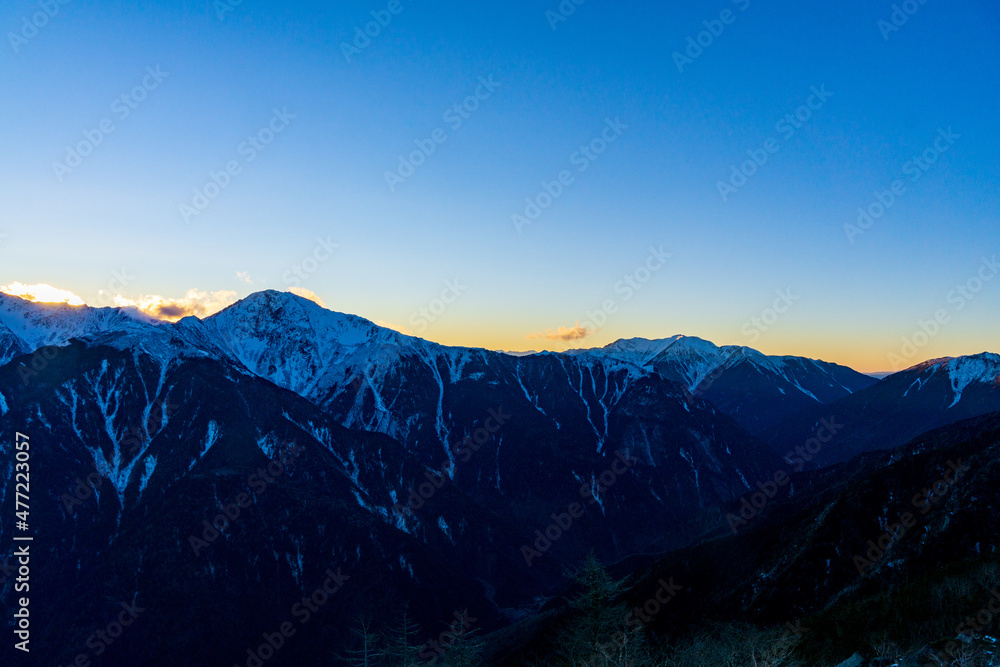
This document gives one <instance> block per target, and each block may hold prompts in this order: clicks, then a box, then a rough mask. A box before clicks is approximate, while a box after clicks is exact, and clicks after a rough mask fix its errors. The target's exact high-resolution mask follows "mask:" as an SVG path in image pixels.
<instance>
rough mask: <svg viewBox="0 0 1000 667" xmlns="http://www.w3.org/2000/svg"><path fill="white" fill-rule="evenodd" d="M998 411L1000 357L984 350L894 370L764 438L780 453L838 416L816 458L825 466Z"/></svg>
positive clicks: (781, 425)
mask: <svg viewBox="0 0 1000 667" xmlns="http://www.w3.org/2000/svg"><path fill="white" fill-rule="evenodd" d="M998 410H1000V355H997V354H993V353H988V352H984V353H982V354H977V355H973V356H968V357H958V358H955V359H936V360H933V361H928V362H924V363H922V364H918V365H917V366H914V367H913V368H910V369H907V370H905V371H901V372H899V373H894V374H893V375H890V376H888V377H886V378H884V379H882V380H881V381H879V382H878V383H877V384H874V385H872V386H871V387H868V388H867V389H864V390H861V391H858V392H857V393H854V394H851V395H850V396H846V397H844V398H842V399H840V400H837V401H833V402H831V403H829V404H827V405H824V406H817V407H812V408H808V409H804V410H802V411H800V412H798V413H797V414H795V415H792V416H791V417H789V418H788V419H786V420H784V421H782V422H781V423H779V424H777V425H776V426H775V427H773V428H772V429H770V430H769V431H768V432H767V433H766V434H765V435H764V439H765V440H766V441H767V442H769V443H770V444H771V445H772V446H773V447H774V448H775V449H776V450H778V451H786V450H788V449H793V448H795V447H798V446H801V445H802V444H803V443H805V442H806V441H808V440H809V439H810V438H811V437H813V436H812V434H813V433H814V432H815V430H816V428H817V426H818V425H819V422H820V420H821V419H825V418H829V417H830V416H835V417H836V419H837V420H838V421H839V422H840V423H842V424H843V426H844V428H843V429H842V430H841V431H840V432H839V433H838V434H837V436H836V439H835V440H834V441H833V442H831V443H829V445H827V446H825V447H824V448H823V449H822V451H820V452H818V453H817V455H816V457H815V460H813V461H812V462H811V465H813V466H824V465H830V464H832V463H837V462H842V461H848V460H850V459H851V458H853V457H855V456H857V455H858V454H862V453H865V452H870V451H874V450H879V449H891V448H893V447H899V446H900V445H902V444H904V443H906V442H907V441H909V440H910V439H912V438H915V437H917V436H918V435H920V434H921V433H924V432H926V431H929V430H931V429H934V428H938V427H940V426H945V425H947V424H951V423H954V422H957V421H960V420H962V419H967V418H970V417H976V416H978V415H983V414H987V413H990V412H995V411H998Z"/></svg>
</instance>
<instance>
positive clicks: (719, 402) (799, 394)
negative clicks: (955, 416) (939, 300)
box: [573, 336, 876, 436]
mask: <svg viewBox="0 0 1000 667" xmlns="http://www.w3.org/2000/svg"><path fill="white" fill-rule="evenodd" d="M573 354H577V355H585V356H588V357H598V358H601V357H604V358H611V359H618V360H621V361H624V362H629V363H633V364H635V365H637V366H640V367H642V368H644V369H647V370H652V371H655V372H656V373H657V374H659V375H660V376H661V377H663V378H664V379H667V380H672V381H674V382H679V383H681V384H683V385H684V386H685V387H687V389H688V391H690V392H692V394H694V395H696V396H699V397H703V398H705V399H707V400H709V401H711V402H712V404H713V405H715V406H716V408H718V409H719V410H720V411H722V412H724V413H726V414H728V415H730V416H731V417H733V418H734V419H736V421H737V422H739V424H740V425H741V426H742V427H743V428H745V429H746V430H748V431H749V432H750V433H752V434H754V435H758V436H759V435H761V434H763V433H765V432H766V431H767V430H768V429H769V428H771V427H773V426H774V425H775V424H777V423H778V422H780V421H782V420H783V419H786V418H788V417H789V416H791V415H793V414H795V413H796V412H798V411H799V410H803V409H806V408H810V407H816V406H819V405H825V404H827V403H830V402H832V401H835V400H838V399H841V398H844V397H846V396H850V395H851V394H853V393H854V392H857V391H860V390H861V389H864V388H866V387H870V386H871V385H873V384H875V382H876V381H875V379H873V378H871V377H869V376H867V375H862V374H861V373H858V372H857V371H854V370H852V369H850V368H847V367H845V366H839V365H837V364H831V363H828V362H824V361H816V360H814V359H805V358H802V357H778V356H767V355H764V354H761V353H760V352H758V351H756V350H753V349H751V348H748V347H741V346H736V345H727V346H723V347H718V346H716V345H714V344H712V343H710V342H708V341H705V340H702V339H700V338H695V337H692V336H674V337H673V338H667V339H664V340H652V341H651V340H646V339H642V338H635V339H631V340H620V341H617V342H615V343H612V344H611V345H608V346H606V347H603V348H599V349H593V350H575V351H573Z"/></svg>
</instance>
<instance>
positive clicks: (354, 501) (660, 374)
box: [0, 291, 1000, 664]
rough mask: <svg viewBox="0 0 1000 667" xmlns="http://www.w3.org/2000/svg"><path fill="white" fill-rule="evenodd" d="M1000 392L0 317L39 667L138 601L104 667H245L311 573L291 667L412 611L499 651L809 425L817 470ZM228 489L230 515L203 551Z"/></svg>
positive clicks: (941, 368) (1, 410)
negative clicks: (487, 638)
mask: <svg viewBox="0 0 1000 667" xmlns="http://www.w3.org/2000/svg"><path fill="white" fill-rule="evenodd" d="M998 377H1000V358H998V356H997V355H995V354H982V355H977V356H973V357H962V358H958V359H949V360H937V361H934V362H928V363H926V364H922V365H920V366H917V367H914V368H912V369H909V370H907V371H903V372H901V373H897V374H894V375H891V376H889V377H887V378H885V379H883V380H881V381H879V380H876V379H874V378H872V377H869V376H866V375H863V374H861V373H857V372H855V371H853V370H851V369H849V368H846V367H844V366H839V365H836V364H831V363H827V362H822V361H815V360H811V359H804V358H799V357H775V356H766V355H763V354H761V353H760V352H757V351H755V350H752V349H750V348H746V347H736V346H727V347H717V346H715V345H713V344H712V343H709V342H707V341H704V340H701V339H698V338H693V337H685V336H675V337H673V338H668V339H664V340H655V341H650V340H645V339H632V340H620V341H617V342H615V343H613V344H611V345H608V346H606V347H603V348H599V349H589V350H572V351H569V352H566V353H561V354H556V353H547V352H546V353H536V354H526V355H521V356H515V355H511V354H506V353H502V352H493V351H488V350H483V349H474V348H461V347H447V346H442V345H438V344H435V343H431V342H428V341H426V340H422V339H419V338H415V337H411V336H407V335H404V334H401V333H398V332H395V331H392V330H390V329H386V328H383V327H379V326H377V325H375V324H373V323H372V322H369V321H368V320H365V319H363V318H360V317H357V316H353V315H345V314H340V313H335V312H331V311H329V310H326V309H324V308H321V307H320V306H318V305H317V304H315V303H313V302H312V301H309V300H306V299H303V298H301V297H297V296H295V295H292V294H289V293H281V292H275V291H266V292H260V293H257V294H253V295H251V296H249V297H247V298H246V299H243V300H242V301H240V302H238V303H236V304H234V305H232V306H230V307H229V308H227V309H225V310H223V311H221V312H219V313H218V314H216V315H213V316H211V317H208V318H205V319H203V320H199V319H196V318H193V317H189V318H185V319H182V320H180V321H179V322H177V323H175V324H170V323H164V322H160V321H156V320H151V319H149V318H146V317H144V316H141V315H137V314H135V313H133V312H127V311H123V310H119V309H94V308H89V307H85V306H84V307H74V306H67V305H50V304H38V303H31V302H27V301H23V300H21V299H18V298H16V297H12V296H8V295H3V294H0V427H2V428H3V429H4V433H14V432H15V431H16V432H21V433H26V434H28V435H29V436H30V438H31V442H32V452H33V453H32V464H31V465H32V472H33V475H32V481H33V482H34V484H33V485H32V497H33V498H35V499H37V500H35V501H34V506H33V510H32V516H33V522H32V523H33V527H34V529H35V530H36V531H37V534H38V535H40V536H41V535H44V536H45V537H44V540H41V539H40V540H39V541H38V542H36V548H37V549H38V553H39V555H38V562H44V563H45V564H46V565H45V574H44V577H43V578H41V579H40V581H39V583H38V587H39V590H40V593H39V595H38V599H39V601H40V602H39V603H38V604H39V606H38V608H37V609H38V611H37V613H38V615H39V617H40V618H46V619H49V620H48V621H47V624H46V626H45V627H44V629H39V633H40V634H39V635H38V639H39V653H40V654H41V655H42V657H44V659H46V660H48V661H50V662H52V663H53V664H63V663H65V664H68V663H70V662H72V661H73V660H74V658H75V656H76V655H77V653H79V652H80V651H86V649H85V648H81V647H82V646H83V645H84V644H85V642H86V639H87V636H88V634H89V632H90V628H91V625H92V624H93V620H94V619H95V618H96V619H100V618H103V617H104V616H106V615H108V614H110V613H111V611H112V610H113V608H114V606H115V605H116V604H118V603H120V602H121V601H128V600H136V599H138V600H140V601H144V602H143V604H148V607H149V609H150V612H149V617H150V620H149V621H148V624H147V625H144V624H142V623H137V624H136V627H135V628H133V629H130V633H132V636H134V637H136V638H141V641H138V642H120V643H118V644H117V645H116V646H115V647H112V648H111V649H109V650H111V651H114V652H115V653H114V655H115V656H116V659H118V660H121V661H132V662H133V663H134V664H140V663H141V664H159V663H158V662H156V660H157V659H158V658H156V657H155V656H161V655H194V654H196V653H197V652H199V651H200V652H201V653H198V654H199V655H202V656H203V657H204V659H205V660H206V662H205V663H203V664H233V663H234V662H235V663H239V664H245V654H246V649H247V647H248V646H251V645H255V644H254V642H258V640H259V638H260V636H261V634H262V633H264V632H268V631H271V630H272V629H273V627H274V626H275V625H276V624H278V625H280V623H281V622H282V620H283V618H284V617H287V616H288V612H289V608H290V607H291V605H292V603H293V602H294V601H295V600H296V599H297V598H298V597H301V595H302V591H303V590H306V589H308V590H309V591H311V590H312V589H313V588H315V586H317V585H319V584H320V583H322V582H323V579H324V573H325V572H326V571H327V569H329V568H333V569H334V570H336V569H337V568H341V569H342V571H343V574H345V575H347V576H348V577H349V579H347V580H345V582H344V584H343V587H342V589H341V590H339V591H338V593H337V600H338V601H337V604H336V605H335V608H334V607H331V608H330V609H329V610H327V612H326V613H325V614H323V615H322V617H321V620H317V621H315V622H314V623H313V624H311V625H310V628H309V629H308V630H304V631H303V633H302V634H303V636H302V637H300V638H299V640H298V641H296V642H294V643H292V642H289V646H288V648H287V649H283V652H282V656H281V658H282V659H283V660H289V661H292V662H288V663H287V664H296V663H295V662H294V660H311V659H313V658H314V657H315V655H318V653H317V652H328V651H327V650H326V649H325V648H324V647H325V646H327V644H329V643H331V642H332V643H333V644H335V645H342V644H344V643H345V642H347V641H348V639H349V636H348V631H347V628H349V627H350V626H351V625H352V624H353V623H354V622H355V621H356V620H357V619H358V618H359V617H361V616H364V615H365V614H366V613H367V614H370V613H371V610H372V609H378V608H380V607H381V606H385V605H389V606H391V607H392V608H393V609H396V608H400V609H401V608H403V607H404V606H406V605H407V604H408V605H409V606H410V607H411V608H412V610H413V612H414V617H415V618H416V620H417V621H419V622H420V623H421V624H422V625H423V626H424V627H425V628H426V629H427V631H428V632H431V631H434V630H435V629H437V630H438V631H440V628H439V627H438V626H440V625H446V624H447V622H448V621H449V619H450V618H451V617H452V614H453V612H454V611H455V610H456V609H469V610H471V611H472V613H473V615H474V616H476V618H477V619H479V620H478V623H479V624H480V628H481V630H483V631H488V630H491V629H497V628H501V627H503V626H505V625H507V624H509V623H511V622H515V621H517V620H519V619H523V618H526V617H530V616H533V615H534V614H535V613H536V612H537V611H538V610H539V609H540V608H541V607H542V606H543V605H545V603H546V601H547V600H549V599H550V598H551V597H552V596H554V595H557V594H558V593H559V592H560V590H561V589H562V587H563V586H564V583H565V580H564V577H563V573H564V570H565V569H566V567H572V566H573V565H575V564H576V563H578V562H579V560H580V559H581V557H582V556H583V555H584V554H586V553H587V552H589V551H593V552H595V553H596V554H597V556H598V557H599V558H600V559H602V560H604V561H606V562H615V561H621V560H622V559H630V558H636V557H638V555H640V554H662V553H667V552H672V551H674V550H677V549H681V548H688V547H693V546H694V545H697V544H698V543H699V542H700V541H701V540H702V539H704V538H705V537H706V536H711V535H715V534H717V531H718V530H719V528H720V526H724V525H725V522H724V519H723V514H724V512H723V508H728V507H730V505H731V504H732V503H733V502H735V501H736V500H738V499H740V498H741V497H743V496H744V495H745V494H747V493H748V492H752V491H754V490H755V489H756V488H758V487H757V485H758V483H760V482H764V481H766V480H769V479H772V478H773V477H774V474H775V472H776V471H780V470H784V469H787V468H788V466H789V463H788V462H787V461H786V460H784V458H783V457H784V455H785V453H786V452H787V451H789V450H794V449H795V448H796V447H799V446H802V445H803V443H806V442H808V441H809V440H810V439H811V438H813V437H814V435H815V433H816V430H817V428H818V426H819V424H820V422H821V420H824V419H827V418H833V419H835V420H836V421H837V422H838V423H841V424H843V425H844V427H843V429H842V430H840V431H838V432H837V434H836V435H835V437H834V438H833V439H832V440H831V441H830V442H829V443H828V444H825V446H824V447H823V448H822V451H821V452H819V453H818V454H817V455H816V456H815V457H813V458H812V459H811V466H813V467H819V466H821V465H828V464H831V463H835V462H839V461H845V460H847V459H849V458H852V457H854V456H856V455H860V454H865V453H868V452H873V451H877V450H880V449H888V448H893V447H898V446H900V445H903V444H905V443H907V442H909V441H910V440H912V439H913V438H916V437H917V436H919V435H920V434H922V433H925V432H926V431H928V430H930V429H933V428H937V427H941V426H946V425H948V424H951V423H954V422H957V421H959V420H962V419H966V418H969V417H975V416H977V415H983V414H986V413H990V412H995V411H1000V384H998ZM291 443H294V445H295V448H296V451H299V453H298V454H297V455H296V456H295V457H294V460H293V461H292V462H290V463H289V464H288V465H287V466H285V465H284V464H283V463H282V465H281V466H280V467H282V472H281V474H272V477H273V480H272V481H271V482H266V483H264V486H263V489H264V490H263V491H258V490H256V489H255V486H254V484H251V483H250V482H249V481H248V480H250V478H251V476H253V475H255V474H258V471H260V470H261V469H264V470H266V469H267V466H268V465H271V464H275V465H277V463H276V462H281V461H282V459H283V458H287V452H288V451H289V447H290V446H291ZM11 448H12V441H11V440H10V439H6V440H5V441H4V443H3V444H2V445H0V457H2V459H0V460H3V461H5V462H7V464H8V468H9V470H8V472H9V473H10V474H8V475H6V476H4V477H3V479H0V512H2V513H3V514H2V516H3V517H9V516H13V511H14V494H13V493H12V489H13V479H14V475H13V451H12V449H11ZM286 467H287V469H285V468H286ZM256 479H257V482H256V483H257V484H260V483H261V482H260V479H261V477H258V478H256ZM241 493H246V494H248V497H249V500H248V501H247V506H246V507H243V508H242V509H241V515H240V517H239V518H232V519H231V521H229V522H228V523H230V524H231V525H229V526H226V527H224V528H222V529H216V530H215V531H214V532H215V533H216V535H215V537H213V538H212V539H209V536H211V535H212V534H213V529H212V526H211V522H212V521H213V520H214V519H215V517H217V516H218V515H219V513H220V512H223V513H225V512H226V511H227V507H228V508H229V511H230V512H231V513H232V504H233V502H235V500H234V499H235V498H237V497H239V496H240V494H241ZM220 523H222V522H220ZM10 535H11V524H10V523H9V522H7V521H0V542H2V543H3V544H7V543H9V539H8V538H9V537H10ZM196 552H197V553H196ZM14 594H15V592H14V590H13V587H12V586H11V585H10V584H9V583H8V584H7V585H5V586H4V587H3V588H2V589H0V603H2V604H4V605H5V606H9V605H10V604H11V601H12V597H13V596H14ZM192 600H196V601H197V605H198V608H199V609H200V612H199V613H198V614H195V615H192V614H186V613H185V612H184V609H186V608H187V605H189V604H190V603H191V601H192ZM81 601H82V602H81ZM232 609H239V610H240V612H239V615H238V616H237V617H234V616H233V613H232ZM33 613H35V612H33ZM154 617H155V618H156V620H155V621H154V620H152V619H153V618H154ZM317 618H320V617H319V616H317ZM161 626H162V627H161ZM164 629H166V632H164ZM167 642H170V644H169V645H168V644H167ZM258 643H259V642H258ZM43 647H44V648H43ZM241 656H244V657H243V658H241ZM227 660H228V661H229V662H228V663H227V662H226V661H227ZM121 664H124V663H121ZM306 664H309V663H306Z"/></svg>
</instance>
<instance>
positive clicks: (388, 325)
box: [375, 320, 417, 336]
mask: <svg viewBox="0 0 1000 667" xmlns="http://www.w3.org/2000/svg"><path fill="white" fill-rule="evenodd" d="M375 324H377V325H379V326H380V327H383V328H385V329H392V330H393V331H398V332H399V333H401V334H403V335H404V336H416V335H417V334H415V333H414V332H413V331H411V330H410V329H407V328H406V327H404V326H402V325H396V324H393V323H392V322H386V321H385V320H375Z"/></svg>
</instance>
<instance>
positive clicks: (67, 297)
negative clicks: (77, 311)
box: [0, 283, 83, 306]
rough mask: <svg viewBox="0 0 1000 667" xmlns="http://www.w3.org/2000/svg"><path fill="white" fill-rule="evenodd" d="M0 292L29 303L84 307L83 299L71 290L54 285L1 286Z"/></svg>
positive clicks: (16, 284) (11, 284) (19, 284)
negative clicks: (65, 304) (64, 304)
mask: <svg viewBox="0 0 1000 667" xmlns="http://www.w3.org/2000/svg"><path fill="white" fill-rule="evenodd" d="M0 292H3V293H4V294H10V295H12V296H17V297H20V298H22V299H25V300H27V301H38V302H40V303H68V304H69V305H71V306H82V305H83V299H81V298H80V297H78V296H77V295H76V294H73V293H72V292H70V291H69V290H64V289H59V288H58V287H53V286H52V285H46V284H45V283H40V284H37V285H25V284H24V283H10V284H8V285H3V286H0Z"/></svg>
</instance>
